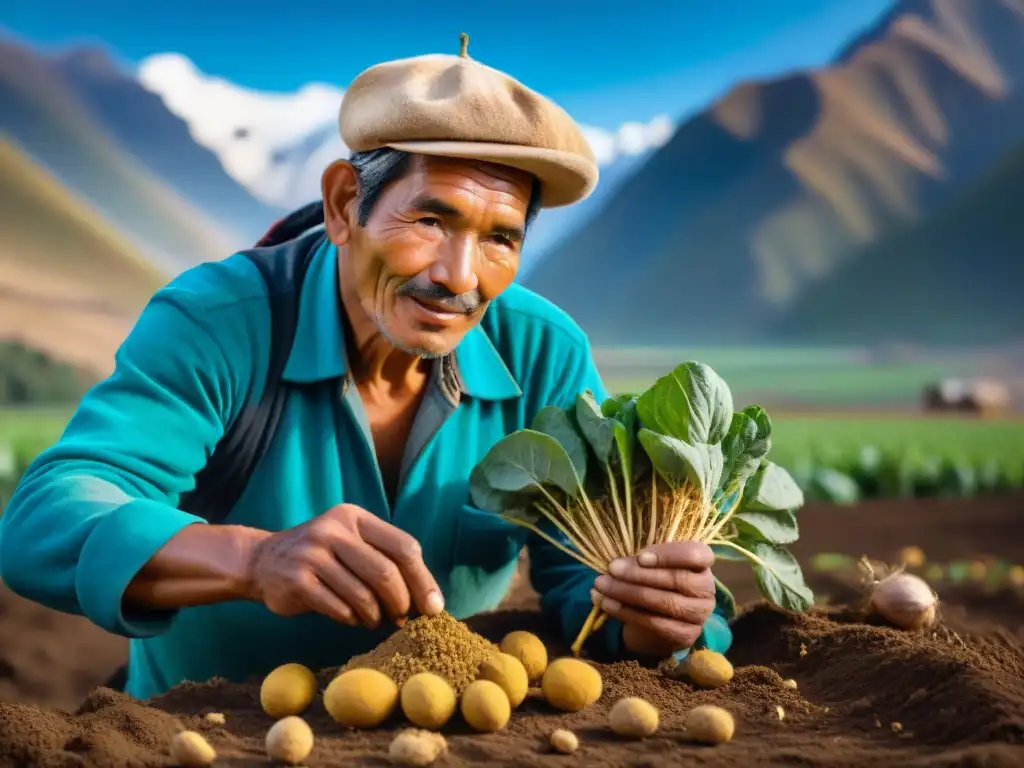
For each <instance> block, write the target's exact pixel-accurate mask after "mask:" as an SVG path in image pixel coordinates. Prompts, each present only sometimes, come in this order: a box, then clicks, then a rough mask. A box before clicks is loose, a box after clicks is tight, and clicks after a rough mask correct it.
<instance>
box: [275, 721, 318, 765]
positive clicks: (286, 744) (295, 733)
mask: <svg viewBox="0 0 1024 768" xmlns="http://www.w3.org/2000/svg"><path fill="white" fill-rule="evenodd" d="M264 748H265V749H266V752H267V756H268V757H270V758H272V759H274V760H279V761H280V762H282V763H284V764H285V765H299V764H300V763H302V761H304V760H305V759H306V758H307V757H309V753H310V752H312V751H313V729H312V728H310V727H309V724H308V723H307V722H306V721H305V720H303V719H302V718H301V717H297V716H295V715H289V716H288V717H283V718H281V719H280V720H278V721H277V722H276V723H274V724H273V725H272V726H270V729H269V730H268V731H267V737H266V739H265V740H264Z"/></svg>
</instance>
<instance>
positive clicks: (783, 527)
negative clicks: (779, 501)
mask: <svg viewBox="0 0 1024 768" xmlns="http://www.w3.org/2000/svg"><path fill="white" fill-rule="evenodd" d="M732 520H733V521H734V522H735V523H736V527H737V528H738V529H739V532H740V536H741V537H743V538H744V539H747V540H754V541H756V540H761V541H766V542H768V543H770V544H792V543H793V542H794V541H796V540H797V539H799V538H800V529H799V527H798V526H797V522H796V515H794V514H793V513H792V512H791V511H790V510H788V509H778V510H771V511H769V510H764V511H761V510H755V509H744V510H742V511H740V512H737V513H736V514H735V515H733V517H732Z"/></svg>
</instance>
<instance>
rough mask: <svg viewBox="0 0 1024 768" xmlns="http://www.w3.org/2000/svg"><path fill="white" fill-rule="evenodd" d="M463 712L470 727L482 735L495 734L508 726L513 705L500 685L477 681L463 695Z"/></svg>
mask: <svg viewBox="0 0 1024 768" xmlns="http://www.w3.org/2000/svg"><path fill="white" fill-rule="evenodd" d="M461 711H462V717H463V719H464V720H465V721H466V722H467V723H469V725H470V727H472V728H474V729H476V730H478V731H480V732H482V733H494V732H495V731H500V730H501V729H502V728H504V727H505V726H506V725H507V724H508V719H509V717H511V715H512V705H511V704H509V701H508V696H507V695H506V694H505V692H504V691H503V690H502V689H501V686H500V685H498V684H497V683H492V682H491V681H490V680H476V681H475V682H472V683H470V684H469V686H468V687H467V688H466V690H465V692H464V693H463V694H462V705H461Z"/></svg>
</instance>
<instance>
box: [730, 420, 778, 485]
mask: <svg viewBox="0 0 1024 768" xmlns="http://www.w3.org/2000/svg"><path fill="white" fill-rule="evenodd" d="M771 445H772V424H771V420H770V419H769V418H768V414H767V413H765V412H764V409H762V408H761V407H760V406H757V405H752V406H748V407H747V408H744V409H743V410H742V411H741V412H739V413H734V414H733V415H732V423H731V424H730V426H729V433H728V434H727V435H726V436H725V439H724V440H723V441H722V453H723V454H724V456H725V468H724V469H723V471H722V485H723V486H724V487H725V488H731V487H739V486H741V485H742V484H743V483H745V482H746V481H747V479H748V478H750V477H752V476H753V475H754V473H755V472H757V469H758V467H760V465H761V459H763V458H764V457H765V456H767V455H768V451H769V450H770V449H771Z"/></svg>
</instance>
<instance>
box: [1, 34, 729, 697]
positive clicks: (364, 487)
mask: <svg viewBox="0 0 1024 768" xmlns="http://www.w3.org/2000/svg"><path fill="white" fill-rule="evenodd" d="M339 125H340V130H341V136H342V139H343V140H344V142H345V143H346V144H347V145H348V147H349V148H350V149H351V150H352V151H353V154H352V155H351V157H350V158H349V159H348V160H347V161H341V160H339V161H337V162H335V163H333V164H332V165H330V167H328V168H327V169H326V170H325V171H324V173H323V179H322V195H323V201H322V203H320V202H318V203H316V204H315V205H314V206H313V207H312V208H307V209H306V210H305V211H300V212H298V213H297V214H296V215H294V216H292V217H291V218H288V219H286V220H284V221H282V222H279V223H278V225H277V226H276V227H275V228H274V229H272V230H271V232H270V233H268V235H267V236H266V238H265V241H264V245H263V247H261V248H256V249H254V250H253V251H250V252H243V253H240V254H236V255H234V256H232V257H231V258H228V259H226V260H224V261H221V262H216V263H205V264H202V265H200V266H198V267H196V268H194V269H191V270H189V271H187V272H185V273H184V274H182V275H180V276H179V277H177V278H176V279H175V280H173V281H172V282H171V283H170V284H169V285H168V286H166V287H165V288H163V289H162V290H160V291H159V292H158V293H157V294H156V295H155V296H154V297H153V299H152V301H151V302H150V303H149V305H148V306H147V307H146V309H145V310H144V311H143V312H142V314H141V316H140V318H139V319H138V321H137V323H136V325H135V327H134V328H133V330H132V331H131V333H130V334H129V335H128V338H127V339H126V341H125V342H124V344H123V345H122V347H121V348H120V350H119V351H118V353H117V357H116V369H115V371H114V373H113V374H112V375H111V376H110V377H109V378H108V379H106V380H105V381H103V382H101V383H100V384H98V385H97V386H96V387H95V388H94V389H92V391H91V392H89V393H88V394H87V395H86V396H85V398H83V400H82V401H81V403H80V405H79V407H78V410H77V412H76V413H75V415H74V417H73V418H72V419H71V421H70V424H69V425H68V427H67V430H66V431H65V433H64V435H63V436H62V438H61V439H60V441H59V442H58V443H57V444H56V445H54V446H53V447H52V448H50V449H49V450H47V451H45V452H44V453H43V454H42V455H41V456H40V457H39V458H38V459H37V460H36V461H35V462H34V463H33V464H32V466H31V467H30V468H29V469H28V471H27V472H26V474H25V476H24V478H23V479H22V480H21V483H20V485H19V487H18V488H17V490H16V492H15V494H14V497H13V498H12V499H11V501H10V504H9V506H8V507H7V509H6V510H5V511H4V514H3V516H2V517H0V578H2V579H3V581H4V582H5V583H6V584H7V585H8V586H9V587H10V588H11V589H12V590H14V591H15V592H17V593H18V594H20V595H22V596H24V597H26V598H29V599H31V600H34V601H37V602H39V603H41V604H43V605H46V606H48V607H51V608H54V609H57V610H61V611H66V612H71V613H77V614H81V615H84V616H86V617H87V618H89V619H90V620H91V621H92V622H93V623H95V624H96V625H98V626H99V627H101V628H103V629H105V630H107V631H109V632H112V633H116V634H119V635H122V636H125V637H128V638H130V654H129V662H128V667H127V684H126V691H127V692H128V693H129V694H130V695H132V696H135V697H137V698H148V697H151V696H153V695H156V694H159V693H161V692H163V691H166V690H167V689H168V688H170V687H172V686H174V685H175V684H177V683H179V682H181V681H182V680H186V679H189V680H205V679H208V678H210V677H213V676H221V677H225V678H228V679H231V680H241V679H244V678H247V677H249V676H251V675H262V674H265V673H267V672H269V671H270V670H271V669H272V668H274V667H275V666H277V665H279V664H282V663H285V662H301V663H304V664H306V665H308V666H310V667H313V668H319V667H326V666H333V665H338V664H341V663H343V662H345V661H346V660H347V658H348V657H350V656H351V655H353V654H356V653H361V652H364V651H366V650H369V649H370V648H372V647H373V646H374V645H376V644H377V643H379V642H380V641H381V640H382V639H383V638H384V637H385V636H386V635H387V634H389V633H390V632H392V631H394V629H395V625H396V623H401V622H402V621H403V620H404V619H405V618H406V617H410V616H414V615H416V614H417V613H419V614H426V615H434V614H437V613H438V612H440V611H442V610H445V609H446V610H447V611H448V612H450V613H451V614H452V615H454V616H455V617H457V618H461V617H466V616H469V615H471V614H474V613H477V612H479V611H481V610H486V609H490V608H493V607H495V606H496V605H497V604H498V603H499V602H500V600H501V598H502V597H503V595H504V594H505V592H506V589H507V588H508V585H509V582H510V579H511V577H512V575H513V573H514V571H515V569H516V564H517V558H518V555H519V553H520V551H521V549H522V548H523V547H524V546H528V547H529V552H530V555H531V557H530V563H531V580H532V583H533V586H534V587H535V588H536V590H537V591H538V592H539V593H540V595H541V598H542V605H543V608H544V609H545V610H546V611H548V612H550V614H551V615H552V616H553V617H557V621H558V622H560V626H561V628H562V629H563V630H564V633H565V636H566V639H567V640H572V639H573V638H574V637H575V635H576V633H577V632H578V631H579V629H580V628H581V627H582V625H583V623H584V621H585V619H586V617H587V614H588V613H589V612H590V610H591V608H592V606H593V603H594V601H598V602H600V604H601V605H602V607H603V609H604V611H605V612H607V613H608V614H609V615H610V616H611V617H612V620H610V621H608V622H607V623H606V624H605V625H604V627H603V628H602V629H601V631H600V632H598V633H597V634H596V635H595V636H594V637H593V638H592V639H591V641H589V642H590V644H591V645H593V646H594V647H595V648H596V649H597V650H599V651H603V652H605V653H607V654H615V655H617V656H619V657H629V656H640V657H642V656H665V655H667V654H669V653H670V652H673V651H676V650H680V649H686V648H690V647H691V646H693V644H694V643H696V642H700V643H701V644H705V645H708V646H710V647H712V648H715V649H718V650H725V649H726V648H727V647H728V644H729V642H730V639H731V636H730V634H729V629H728V626H727V624H726V622H725V620H724V618H723V614H722V610H723V609H721V608H719V609H716V585H715V582H714V579H713V577H712V574H711V571H710V567H711V565H712V561H713V556H712V553H711V551H710V550H709V549H708V548H707V547H706V546H705V545H703V544H696V543H691V542H679V543H673V544H665V545H660V546H655V547H652V548H651V549H650V550H648V551H646V552H644V553H642V554H641V555H640V556H639V557H636V558H626V559H622V560H621V561H618V562H616V563H614V564H613V566H612V568H611V575H603V576H601V577H600V578H596V576H597V574H595V573H594V572H593V571H592V570H589V569H588V568H586V567H584V566H582V565H580V564H579V563H577V562H576V561H575V560H573V559H571V558H569V557H568V556H566V555H564V554H563V553H561V552H559V551H558V550H557V549H556V548H555V547H553V546H551V545H550V544H549V543H546V542H544V541H543V540H541V539H540V538H537V539H534V538H533V534H530V533H529V532H527V531H526V530H525V529H522V528H519V527H517V526H514V525H511V524H509V523H506V522H504V521H502V520H501V519H500V518H499V517H497V516H496V515H493V514H491V513H486V512H483V511H481V510H479V509H475V508H474V507H473V506H471V503H470V498H469V492H468V477H469V473H470V471H471V469H472V468H473V466H474V465H475V464H476V463H477V462H478V461H479V460H480V459H481V458H482V457H483V456H484V454H485V453H486V452H487V450H488V449H489V448H490V447H491V446H492V445H493V444H494V443H495V442H497V441H498V440H499V439H501V438H502V437H503V436H504V435H506V434H508V433H509V432H511V431H514V430H516V429H520V428H523V427H526V426H528V425H529V423H530V422H531V420H532V418H533V416H534V414H536V413H537V411H538V410H539V409H540V408H542V407H543V406H545V405H549V404H554V405H558V406H562V407H565V406H567V405H568V404H570V403H572V402H573V401H574V399H575V396H576V395H577V394H578V393H580V392H582V391H583V390H585V389H588V388H589V389H590V390H591V391H593V392H594V393H595V394H596V395H597V397H598V399H599V400H600V399H603V398H605V397H606V396H607V393H606V391H605V389H604V387H603V386H602V383H601V379H600V377H599V375H598V373H597V370H596V369H595V366H594V362H593V360H592V358H591V353H590V347H589V344H588V341H587V338H586V336H585V335H584V334H583V333H582V331H581V330H580V329H579V328H578V327H577V326H576V325H575V324H574V323H573V322H572V321H571V320H570V319H569V318H568V317H567V316H566V315H564V314H563V313H562V312H561V311H559V310H558V309H557V308H555V307H554V306H552V305H551V304H549V303H548V302H546V301H545V300H543V299H541V298H539V297H538V296H536V295H534V294H532V293H530V292H529V291H527V290H524V289H523V288H521V287H518V286H516V285H513V284H512V283H513V280H514V279H515V277H516V271H517V267H518V265H519V259H520V252H521V249H522V248H523V244H524V241H525V239H526V232H527V229H528V227H529V225H530V223H531V221H532V220H533V218H534V216H535V215H536V213H537V211H538V209H540V208H542V207H553V206H561V205H567V204H571V203H574V202H576V201H578V200H581V199H582V198H584V197H585V196H586V195H588V194H589V192H590V191H591V189H592V188H593V187H594V185H595V183H596V181H597V176H598V172H597V168H596V166H595V163H594V157H593V154H592V152H591V150H590V148H589V146H588V145H587V142H586V140H585V139H584V137H583V135H582V133H581V131H580V129H579V127H578V126H577V125H576V124H575V123H574V122H573V121H572V119H571V118H570V117H569V116H568V115H567V114H566V113H565V112H564V111H562V110H561V109H560V108H559V107H557V106H556V105H555V104H553V103H552V102H550V101H548V100H547V99H545V98H544V97H542V96H540V95H538V94H536V93H534V92H533V91H530V90H528V89H527V88H525V87H524V86H523V85H521V84H520V83H518V82H517V81H515V80H513V79H512V78H510V77H508V76H507V75H505V74H503V73H501V72H498V71H495V70H493V69H490V68H488V67H486V66H483V65H481V64H479V63H477V62H475V61H474V60H473V59H471V58H469V57H468V56H466V54H465V49H463V52H462V54H460V55H459V56H444V55H434V56H422V57H418V58H412V59H406V60H401V61H392V62H387V63H384V64H380V65H378V66H375V67H372V68H370V69H368V70H367V71H365V72H363V73H362V74H361V75H359V76H358V77H357V78H356V79H355V81H354V82H353V83H352V85H351V87H350V88H349V90H348V92H347V93H346V95H345V98H344V103H343V105H342V107H341V112H340V118H339ZM310 211H313V212H314V213H315V215H313V216H312V217H310ZM317 223H322V224H324V225H325V226H324V228H323V229H322V230H321V229H319V228H313V227H309V226H308V225H310V224H317ZM310 230H311V231H310ZM289 302H291V303H289ZM289 311H290V312H291V313H292V314H291V315H289V314H288V313H289ZM289 318H290V320H291V324H289ZM268 414H269V415H270V417H269V418H268V417H267V416H268ZM267 435H270V436H272V437H273V440H272V442H269V439H262V438H266V437H267ZM261 436H262V437H261ZM268 443H269V445H268ZM204 468H205V469H204ZM194 486H195V487H194ZM713 611H714V613H713ZM588 647H590V646H588Z"/></svg>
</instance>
